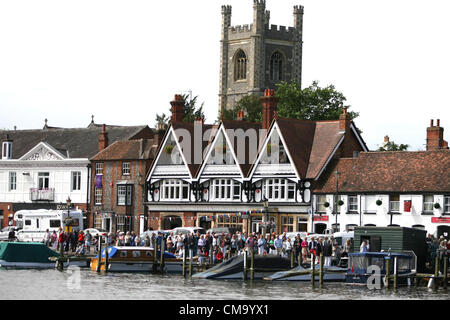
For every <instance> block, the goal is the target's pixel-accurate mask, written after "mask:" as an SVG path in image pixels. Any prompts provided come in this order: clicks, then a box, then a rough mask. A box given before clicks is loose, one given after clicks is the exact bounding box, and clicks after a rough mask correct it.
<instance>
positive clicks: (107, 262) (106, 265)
mask: <svg viewBox="0 0 450 320" xmlns="http://www.w3.org/2000/svg"><path fill="white" fill-rule="evenodd" d="M108 264H109V252H108V237H105V272H106V273H107V272H108Z"/></svg>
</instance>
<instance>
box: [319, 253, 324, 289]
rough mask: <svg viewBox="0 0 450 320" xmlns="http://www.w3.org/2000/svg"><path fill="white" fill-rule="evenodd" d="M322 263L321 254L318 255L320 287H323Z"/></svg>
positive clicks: (322, 257)
mask: <svg viewBox="0 0 450 320" xmlns="http://www.w3.org/2000/svg"><path fill="white" fill-rule="evenodd" d="M323 263H324V256H323V254H322V253H321V254H320V269H319V284H320V286H321V287H322V286H323Z"/></svg>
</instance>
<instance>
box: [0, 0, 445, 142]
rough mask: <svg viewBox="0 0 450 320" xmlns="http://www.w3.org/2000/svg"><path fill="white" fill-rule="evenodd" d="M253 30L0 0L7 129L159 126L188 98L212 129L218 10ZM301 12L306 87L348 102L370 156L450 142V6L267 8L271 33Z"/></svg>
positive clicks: (214, 6) (280, 3)
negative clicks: (158, 119)
mask: <svg viewBox="0 0 450 320" xmlns="http://www.w3.org/2000/svg"><path fill="white" fill-rule="evenodd" d="M225 4H228V5H232V7H233V16H232V24H233V25H240V24H250V23H252V17H253V9H252V7H253V1H252V0H228V1H227V0H195V1H182V0H168V1H148V0H147V1H137V0H127V1H117V0H105V1H101V0H77V1H65V0H54V1H50V0H38V1H36V0H21V1H17V0H1V1H0V110H1V118H0V128H1V129H12V128H13V127H14V126H17V128H18V129H32V128H41V127H42V126H43V125H44V119H45V118H47V119H48V121H49V122H48V124H49V125H50V126H59V127H85V126H87V125H88V124H89V122H90V120H91V115H95V121H96V122H97V123H107V124H117V125H138V124H148V125H150V126H153V125H154V124H155V121H154V120H155V114H156V113H161V112H166V114H167V113H168V110H169V101H170V100H172V99H173V96H174V94H176V93H183V92H188V91H189V90H191V91H192V93H193V95H194V96H196V95H198V96H199V100H200V101H201V102H203V101H204V102H205V111H206V116H207V121H208V122H213V121H215V120H216V119H217V110H218V91H219V57H220V54H219V44H220V28H221V6H222V5H225ZM298 4H300V5H303V6H304V7H305V15H304V38H303V41H304V52H303V53H304V56H303V86H308V85H310V84H311V83H312V81H314V80H318V81H319V84H320V85H321V86H326V85H328V84H334V85H335V86H336V88H337V90H339V91H341V92H343V93H344V95H345V96H346V97H347V100H348V104H350V105H351V106H352V108H351V110H353V111H358V112H360V117H359V118H357V119H356V125H357V126H358V127H359V128H360V129H361V130H362V131H363V138H364V139H365V141H366V142H367V144H368V146H369V148H370V149H375V148H377V147H378V145H380V144H381V143H382V141H383V137H384V136H385V135H389V136H390V137H391V140H393V141H395V142H397V143H407V144H409V145H411V150H419V149H421V150H423V149H424V145H425V138H426V127H427V126H428V125H429V123H430V119H438V118H439V119H441V126H443V127H445V128H446V129H447V131H446V132H445V134H444V135H445V136H444V138H445V139H446V140H449V138H450V137H449V132H450V103H449V100H448V93H449V75H450V59H449V57H450V42H449V39H450V36H449V32H450V19H448V15H449V12H450V1H448V0H428V1H419V0H395V1H392V0H390V1H387V0H364V1H361V0H276V1H275V0H268V1H267V9H268V10H270V11H271V24H277V25H285V26H292V25H293V8H292V7H293V6H294V5H298Z"/></svg>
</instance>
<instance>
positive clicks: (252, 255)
mask: <svg viewBox="0 0 450 320" xmlns="http://www.w3.org/2000/svg"><path fill="white" fill-rule="evenodd" d="M253 279H255V251H254V250H253V248H252V249H251V251H250V280H253Z"/></svg>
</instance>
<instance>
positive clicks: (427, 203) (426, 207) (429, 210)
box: [423, 194, 434, 213]
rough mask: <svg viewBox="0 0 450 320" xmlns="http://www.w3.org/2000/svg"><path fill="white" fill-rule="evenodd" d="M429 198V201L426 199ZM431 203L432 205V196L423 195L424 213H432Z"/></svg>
mask: <svg viewBox="0 0 450 320" xmlns="http://www.w3.org/2000/svg"><path fill="white" fill-rule="evenodd" d="M430 198H431V202H430V201H426V200H430ZM433 205H434V196H433V195H431V194H425V195H424V196H423V212H424V213H433V210H434V209H433Z"/></svg>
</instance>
